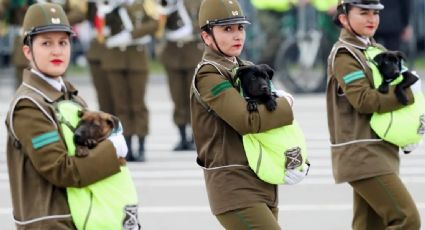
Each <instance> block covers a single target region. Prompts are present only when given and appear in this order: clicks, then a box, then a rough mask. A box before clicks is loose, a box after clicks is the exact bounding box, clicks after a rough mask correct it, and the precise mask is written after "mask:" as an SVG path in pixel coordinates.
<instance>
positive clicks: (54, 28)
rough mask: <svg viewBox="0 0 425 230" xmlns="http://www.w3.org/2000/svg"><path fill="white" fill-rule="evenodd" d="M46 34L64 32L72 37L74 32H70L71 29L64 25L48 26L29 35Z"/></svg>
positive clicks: (39, 28)
mask: <svg viewBox="0 0 425 230" xmlns="http://www.w3.org/2000/svg"><path fill="white" fill-rule="evenodd" d="M47 32H66V33H68V34H70V35H74V31H72V29H71V27H69V26H66V25H49V26H42V27H38V28H36V29H34V30H32V31H31V32H30V34H31V35H35V34H41V33H47Z"/></svg>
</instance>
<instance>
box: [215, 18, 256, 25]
mask: <svg viewBox="0 0 425 230" xmlns="http://www.w3.org/2000/svg"><path fill="white" fill-rule="evenodd" d="M234 24H251V23H250V22H249V21H248V20H247V19H246V18H245V17H237V18H229V19H222V20H217V21H215V22H214V23H213V25H215V26H224V25H234Z"/></svg>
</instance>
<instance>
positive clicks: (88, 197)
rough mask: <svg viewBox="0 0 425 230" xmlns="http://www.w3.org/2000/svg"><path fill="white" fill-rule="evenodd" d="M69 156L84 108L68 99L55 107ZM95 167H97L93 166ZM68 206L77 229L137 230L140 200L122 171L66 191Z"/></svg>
mask: <svg viewBox="0 0 425 230" xmlns="http://www.w3.org/2000/svg"><path fill="white" fill-rule="evenodd" d="M56 109H57V112H58V114H57V116H58V120H59V122H60V124H61V128H62V131H63V135H64V138H65V143H66V146H67V148H68V155H69V156H74V155H75V144H74V141H73V136H74V133H73V130H72V128H75V127H76V126H77V124H78V121H79V120H80V118H79V116H78V112H79V111H81V110H82V108H81V106H80V105H79V104H77V103H76V102H74V101H70V100H65V101H61V102H58V104H57V105H56ZM94 167H95V166H94ZM66 191H67V195H68V205H69V208H70V210H71V216H72V219H73V222H74V224H75V226H76V227H77V229H79V230H80V229H85V230H99V229H102V230H117V229H138V226H137V225H138V220H137V211H138V210H137V204H138V197H137V191H136V189H135V186H134V183H133V180H132V178H131V175H130V171H129V170H128V168H127V167H126V166H121V171H120V172H119V173H117V174H114V175H112V176H110V177H107V178H105V179H103V180H101V181H98V182H96V183H94V184H91V185H89V186H87V187H84V188H71V187H69V188H67V189H66Z"/></svg>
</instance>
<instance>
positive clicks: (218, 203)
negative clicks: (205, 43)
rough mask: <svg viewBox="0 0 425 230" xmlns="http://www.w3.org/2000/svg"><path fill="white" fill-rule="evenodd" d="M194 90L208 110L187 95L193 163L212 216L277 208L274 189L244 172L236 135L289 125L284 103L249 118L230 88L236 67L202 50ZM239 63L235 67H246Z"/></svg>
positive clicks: (287, 107) (260, 108)
mask: <svg viewBox="0 0 425 230" xmlns="http://www.w3.org/2000/svg"><path fill="white" fill-rule="evenodd" d="M202 61H203V62H206V63H205V64H203V65H202V66H200V67H199V69H198V71H197V73H196V74H195V78H194V86H195V87H196V89H197V90H198V91H199V94H200V97H201V99H202V101H203V102H204V103H206V104H207V105H208V107H209V108H210V109H211V111H208V110H207V109H206V108H204V107H203V106H202V105H201V104H200V103H199V101H198V100H197V99H196V97H195V96H194V94H193V93H192V95H191V99H190V102H191V115H192V127H193V134H194V139H195V143H196V147H197V153H198V157H197V163H198V164H199V165H200V166H201V167H203V168H204V177H205V183H206V187H207V192H208V198H209V202H210V205H211V209H212V212H213V214H215V215H218V214H221V213H225V212H227V211H230V210H235V209H239V208H246V207H249V206H252V204H254V203H265V204H267V205H268V206H269V207H277V205H278V193H277V186H276V185H272V184H268V183H266V182H264V181H262V180H260V179H259V178H258V177H257V176H256V174H255V173H254V172H253V171H252V170H251V169H250V168H249V166H248V160H247V158H246V155H245V151H244V147H243V144H242V135H244V134H247V133H259V132H264V131H266V130H269V129H272V128H277V127H280V126H283V125H288V124H291V123H292V121H293V113H292V109H291V106H290V105H289V103H288V102H287V101H286V99H284V98H277V104H278V105H277V109H276V110H275V111H273V112H269V111H267V109H266V108H265V106H264V105H259V106H258V111H257V112H253V113H249V112H248V110H247V102H246V101H245V99H244V98H243V97H242V96H241V95H240V93H239V92H238V88H239V87H235V84H234V79H233V77H232V74H231V70H232V69H233V68H234V67H236V66H238V64H235V63H233V62H231V61H229V60H228V59H226V58H225V57H224V56H223V55H221V54H219V53H217V52H215V51H212V50H211V49H210V48H208V47H207V48H206V50H205V52H204V56H203V59H202ZM247 64H249V63H246V62H244V61H241V60H239V65H247Z"/></svg>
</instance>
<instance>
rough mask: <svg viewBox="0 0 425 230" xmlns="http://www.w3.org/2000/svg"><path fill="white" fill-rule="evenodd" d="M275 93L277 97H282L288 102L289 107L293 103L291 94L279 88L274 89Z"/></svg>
mask: <svg viewBox="0 0 425 230" xmlns="http://www.w3.org/2000/svg"><path fill="white" fill-rule="evenodd" d="M276 95H277V96H278V97H284V98H285V99H286V100H287V101H288V102H289V104H290V105H291V107H292V105H294V97H293V96H292V95H291V94H289V93H287V92H285V91H283V90H281V89H279V90H276Z"/></svg>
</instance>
